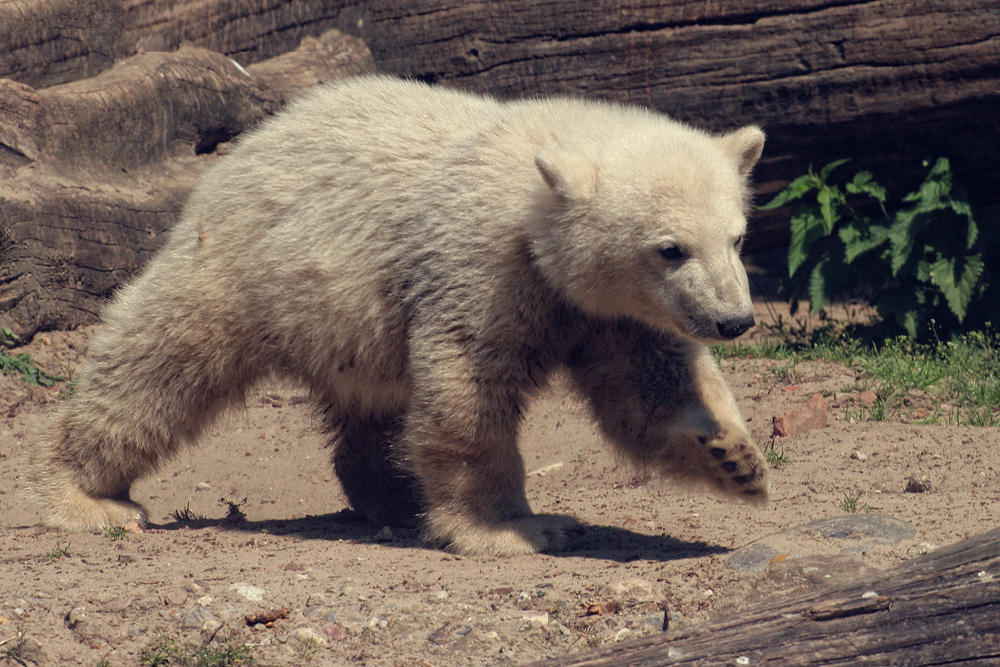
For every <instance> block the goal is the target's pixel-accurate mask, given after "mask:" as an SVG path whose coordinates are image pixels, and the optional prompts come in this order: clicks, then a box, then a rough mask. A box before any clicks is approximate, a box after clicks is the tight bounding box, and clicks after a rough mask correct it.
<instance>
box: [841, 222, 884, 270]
mask: <svg viewBox="0 0 1000 667" xmlns="http://www.w3.org/2000/svg"><path fill="white" fill-rule="evenodd" d="M862 225H864V226H859V225H858V224H856V223H850V224H847V225H844V226H843V227H841V228H840V231H839V232H838V233H837V235H838V236H840V240H841V241H842V242H843V244H844V261H845V262H846V263H848V264H850V263H851V262H853V261H854V260H855V259H857V257H858V255H861V254H863V253H866V252H868V251H869V250H874V249H875V248H878V247H879V246H880V245H883V244H884V243H885V242H886V240H887V239H888V238H889V228H888V227H886V226H884V225H873V224H871V223H870V221H869V220H868V219H865V220H863V221H862Z"/></svg>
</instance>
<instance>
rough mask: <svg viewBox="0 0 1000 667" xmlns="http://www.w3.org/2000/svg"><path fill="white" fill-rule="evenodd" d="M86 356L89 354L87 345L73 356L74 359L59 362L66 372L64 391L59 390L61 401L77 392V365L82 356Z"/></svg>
mask: <svg viewBox="0 0 1000 667" xmlns="http://www.w3.org/2000/svg"><path fill="white" fill-rule="evenodd" d="M85 356H87V348H86V347H84V348H83V350H81V351H80V352H78V353H77V354H76V356H75V357H73V361H71V362H69V363H63V362H61V361H60V362H59V367H60V368H62V369H63V372H64V373H65V374H66V375H65V377H64V381H65V382H66V384H65V385H63V388H62V391H60V392H59V400H60V401H65V400H66V399H67V398H69V397H70V396H72V395H73V393H74V392H76V367H77V364H79V363H80V357H85Z"/></svg>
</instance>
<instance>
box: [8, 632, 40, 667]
mask: <svg viewBox="0 0 1000 667" xmlns="http://www.w3.org/2000/svg"><path fill="white" fill-rule="evenodd" d="M9 642H10V640H7V643H9ZM0 645H2V644H0ZM30 653H31V651H29V650H28V636H27V634H26V633H25V632H24V630H21V629H20V628H18V630H17V638H16V639H14V640H13V643H12V644H11V645H10V646H7V647H5V648H4V649H3V653H0V657H2V658H3V660H4V662H13V663H15V664H18V665H24V667H29V665H31V664H34V663H35V660H32V656H31V655H30ZM36 657H37V656H36Z"/></svg>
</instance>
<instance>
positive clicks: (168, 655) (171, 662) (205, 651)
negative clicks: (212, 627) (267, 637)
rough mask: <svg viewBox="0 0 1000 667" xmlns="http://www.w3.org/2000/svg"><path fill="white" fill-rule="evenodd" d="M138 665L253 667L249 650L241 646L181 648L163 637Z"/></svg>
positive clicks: (215, 645)
mask: <svg viewBox="0 0 1000 667" xmlns="http://www.w3.org/2000/svg"><path fill="white" fill-rule="evenodd" d="M139 664H142V665H149V666H150V667H166V666H171V667H236V666H238V665H253V664H254V658H253V656H252V655H251V652H250V647H249V646H247V645H246V644H244V643H242V642H236V641H232V640H229V641H226V642H223V643H222V644H212V643H210V644H203V645H201V646H198V645H195V644H182V643H180V642H178V641H177V640H176V639H174V638H173V637H170V636H168V635H164V634H161V635H160V636H159V637H157V638H156V639H155V640H154V641H153V644H152V646H150V647H149V648H148V649H146V650H145V651H143V652H142V655H141V656H140V657H139Z"/></svg>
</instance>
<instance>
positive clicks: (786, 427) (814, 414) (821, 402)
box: [772, 394, 830, 438]
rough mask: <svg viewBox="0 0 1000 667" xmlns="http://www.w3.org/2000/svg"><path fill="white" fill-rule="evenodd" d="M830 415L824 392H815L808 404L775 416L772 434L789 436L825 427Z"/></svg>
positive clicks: (783, 436)
mask: <svg viewBox="0 0 1000 667" xmlns="http://www.w3.org/2000/svg"><path fill="white" fill-rule="evenodd" d="M829 416H830V406H829V405H827V402H826V399H825V398H823V394H813V395H812V397H811V398H810V399H809V400H808V401H807V402H806V404H805V405H804V406H803V407H801V408H799V409H798V410H792V411H790V412H786V413H785V414H782V415H778V416H777V417H775V418H774V430H773V433H772V435H775V436H780V437H782V438H788V437H791V436H795V435H801V434H802V433H805V432H806V431H811V430H812V429H815V428H824V427H825V426H826V424H827V420H828V419H829Z"/></svg>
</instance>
